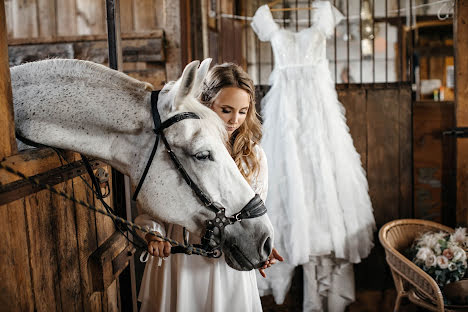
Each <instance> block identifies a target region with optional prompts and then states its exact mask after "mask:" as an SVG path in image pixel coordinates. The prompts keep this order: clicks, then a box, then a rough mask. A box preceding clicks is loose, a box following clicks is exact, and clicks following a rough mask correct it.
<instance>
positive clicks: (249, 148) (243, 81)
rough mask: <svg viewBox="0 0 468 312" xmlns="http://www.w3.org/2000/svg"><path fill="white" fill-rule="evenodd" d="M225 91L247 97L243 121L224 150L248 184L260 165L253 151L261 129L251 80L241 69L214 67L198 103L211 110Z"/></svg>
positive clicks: (224, 65)
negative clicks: (230, 89) (234, 90)
mask: <svg viewBox="0 0 468 312" xmlns="http://www.w3.org/2000/svg"><path fill="white" fill-rule="evenodd" d="M229 87H231V88H232V87H233V88H239V89H242V90H245V91H246V92H247V93H248V94H249V101H250V105H249V109H248V111H247V115H246V117H245V121H244V122H243V123H242V125H241V126H240V127H239V128H238V129H237V130H236V131H234V133H233V134H232V135H231V138H230V141H229V144H228V148H229V149H230V153H231V156H232V158H233V159H234V161H235V163H236V165H237V167H238V168H239V171H240V172H241V173H242V175H243V176H244V178H245V179H246V180H247V181H248V182H249V183H251V182H252V179H253V178H254V177H255V176H256V175H258V172H259V169H260V161H259V159H258V158H257V154H256V153H255V150H254V148H255V145H257V144H259V143H260V140H261V138H262V128H261V124H260V120H259V119H258V116H257V111H256V109H255V87H254V84H253V81H252V79H251V78H250V77H249V75H248V74H247V73H246V72H245V71H244V70H243V69H242V67H240V66H239V65H236V64H234V63H224V64H221V65H216V66H214V67H213V68H211V69H210V71H209V72H208V75H207V77H206V78H205V81H204V83H203V88H202V91H201V95H200V101H201V102H202V103H203V104H204V105H206V106H208V107H210V108H211V107H212V105H213V102H214V100H215V99H216V97H217V96H218V94H219V93H220V92H221V90H222V89H223V88H229Z"/></svg>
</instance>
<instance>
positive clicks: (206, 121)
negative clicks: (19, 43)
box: [11, 59, 273, 270]
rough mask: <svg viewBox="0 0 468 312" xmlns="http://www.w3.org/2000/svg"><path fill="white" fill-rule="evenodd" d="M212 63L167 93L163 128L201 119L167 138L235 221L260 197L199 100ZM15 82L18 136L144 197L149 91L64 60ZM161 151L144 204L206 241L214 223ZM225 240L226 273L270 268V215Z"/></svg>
mask: <svg viewBox="0 0 468 312" xmlns="http://www.w3.org/2000/svg"><path fill="white" fill-rule="evenodd" d="M209 63H210V60H205V61H204V62H203V63H202V64H201V65H200V67H198V65H199V62H192V63H190V64H189V65H187V67H186V68H185V70H184V72H183V74H182V77H181V78H180V79H179V80H177V81H176V82H170V83H168V84H167V85H165V86H164V88H163V89H162V91H161V92H160V95H159V101H158V110H159V112H160V115H161V119H162V121H163V122H164V121H165V120H167V119H168V118H171V116H174V115H176V114H179V113H181V112H193V113H195V114H196V115H197V116H198V117H199V119H184V120H182V121H179V122H177V123H175V124H173V125H171V126H170V127H169V128H167V129H165V130H163V131H164V134H165V137H166V139H167V142H168V144H170V146H171V148H172V150H173V152H174V154H175V155H176V156H177V158H178V159H179V160H180V163H181V164H182V166H183V167H184V168H185V170H186V172H187V173H188V174H189V175H190V177H191V178H192V180H193V182H194V183H196V184H197V185H198V187H199V188H200V189H201V190H202V191H203V192H204V193H205V194H207V196H208V197H209V198H210V200H211V201H212V202H214V203H216V204H218V205H220V206H222V207H225V209H226V215H227V216H232V215H233V214H235V213H237V212H239V211H240V210H241V209H243V207H245V206H246V205H247V203H249V202H250V201H251V200H252V198H253V197H254V192H253V191H252V189H251V188H250V186H249V185H248V183H247V182H246V180H245V179H244V178H243V176H242V175H241V173H240V172H239V170H238V168H237V166H236V164H235V163H234V161H233V159H232V158H231V156H230V154H229V152H228V150H227V149H226V147H225V143H226V139H227V134H226V131H225V128H224V124H223V122H222V121H221V119H220V118H219V117H218V116H217V115H216V113H214V112H213V111H212V110H211V109H209V108H207V107H205V106H204V105H202V104H201V103H200V102H199V101H198V100H197V98H198V95H199V93H200V90H201V86H202V83H203V79H204V78H205V76H206V73H207V71H208V67H209ZM11 82H12V90H13V102H14V110H15V126H16V131H17V132H18V133H19V134H21V135H22V136H23V137H25V138H27V139H29V140H31V141H34V142H37V143H41V144H44V145H48V146H53V147H58V148H62V149H67V150H73V151H77V152H80V153H82V154H85V155H89V156H93V157H97V158H100V159H102V160H104V161H106V162H107V163H109V164H110V165H112V166H113V167H114V168H116V169H118V170H119V171H121V172H122V173H124V174H126V175H128V176H129V177H130V181H131V184H132V186H133V187H136V185H137V184H138V181H139V180H140V177H141V176H142V172H143V171H144V168H145V167H146V164H147V163H148V159H149V156H150V154H151V151H152V148H153V145H154V142H155V133H154V131H153V128H154V125H153V118H152V113H151V105H150V102H151V90H150V88H149V85H148V84H147V83H144V82H141V81H138V80H136V79H133V78H131V77H129V76H127V75H125V74H123V73H120V72H117V71H114V70H111V69H109V68H107V67H105V66H102V65H99V64H95V63H92V62H87V61H79V60H61V59H52V60H45V61H39V62H33V63H28V64H24V65H20V66H16V67H13V68H11ZM159 145H160V146H159V148H158V150H157V152H156V154H155V157H154V160H153V162H152V164H151V166H150V168H149V171H148V174H147V176H146V179H145V181H144V183H143V185H142V187H141V190H140V193H139V195H138V198H137V204H138V206H139V207H140V208H141V209H143V210H144V211H145V212H147V213H148V214H150V215H152V216H154V217H155V218H157V219H158V220H160V221H163V222H168V223H174V224H178V225H181V226H184V227H186V228H187V229H188V231H190V232H192V233H195V234H198V235H201V233H202V231H203V229H204V227H205V222H206V221H207V220H211V219H213V218H214V213H213V212H212V211H211V210H209V209H207V207H206V206H205V205H204V204H203V203H202V202H201V201H200V199H199V198H198V197H197V196H195V194H194V192H193V190H192V189H191V188H190V187H189V186H188V185H187V183H186V182H185V181H184V179H183V177H182V176H181V174H180V173H179V171H178V170H177V168H176V167H175V166H174V164H173V162H172V161H171V159H170V157H169V155H168V153H167V151H166V149H165V148H164V145H163V144H162V143H161V142H159ZM215 234H216V233H215ZM225 238H226V240H225V244H224V247H223V251H224V252H225V256H226V261H227V262H228V264H229V265H230V266H231V267H233V268H235V269H237V270H251V269H253V268H258V267H260V266H261V265H262V263H263V262H264V261H265V260H267V258H268V255H269V254H270V252H271V249H272V240H273V229H272V226H271V223H270V220H269V219H268V217H267V216H266V215H262V216H260V217H257V218H253V219H245V220H243V221H242V222H236V223H234V224H232V225H229V226H227V227H226V230H225Z"/></svg>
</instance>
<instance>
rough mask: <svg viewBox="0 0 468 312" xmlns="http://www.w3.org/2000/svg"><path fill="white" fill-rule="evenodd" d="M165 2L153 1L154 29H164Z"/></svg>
mask: <svg viewBox="0 0 468 312" xmlns="http://www.w3.org/2000/svg"><path fill="white" fill-rule="evenodd" d="M165 5H166V0H154V9H155V13H154V16H155V19H156V27H164V26H165V25H166V10H165Z"/></svg>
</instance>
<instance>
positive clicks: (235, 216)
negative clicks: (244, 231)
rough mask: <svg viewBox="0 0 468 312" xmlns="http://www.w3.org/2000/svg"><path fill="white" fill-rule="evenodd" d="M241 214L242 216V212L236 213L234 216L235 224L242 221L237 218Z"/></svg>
mask: <svg viewBox="0 0 468 312" xmlns="http://www.w3.org/2000/svg"><path fill="white" fill-rule="evenodd" d="M241 214H242V212H238V213H236V214H235V215H234V218H235V219H236V221H237V222H241V221H242V219H241V218H239V216H240V215H241Z"/></svg>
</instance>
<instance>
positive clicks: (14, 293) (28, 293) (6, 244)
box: [0, 200, 34, 311]
mask: <svg viewBox="0 0 468 312" xmlns="http://www.w3.org/2000/svg"><path fill="white" fill-rule="evenodd" d="M27 228H28V225H27V223H26V220H25V208H24V200H18V201H15V202H13V203H10V204H8V205H3V206H0V236H1V237H2V244H0V276H1V278H0V292H1V295H0V305H1V306H0V310H2V311H27V310H30V309H31V308H32V307H33V306H34V292H33V289H32V285H31V278H30V274H31V267H30V263H29V250H28V241H27V234H26V233H27Z"/></svg>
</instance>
